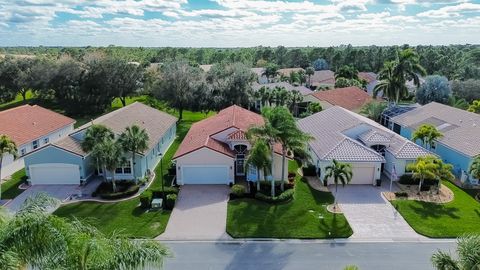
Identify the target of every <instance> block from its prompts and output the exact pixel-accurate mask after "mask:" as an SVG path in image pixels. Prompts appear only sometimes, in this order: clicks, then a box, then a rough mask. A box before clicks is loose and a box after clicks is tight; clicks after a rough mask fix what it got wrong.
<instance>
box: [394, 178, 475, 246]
mask: <svg viewBox="0 0 480 270" xmlns="http://www.w3.org/2000/svg"><path fill="white" fill-rule="evenodd" d="M443 184H444V185H445V186H446V187H447V188H448V189H450V190H451V191H452V192H453V197H454V198H453V200H452V201H451V202H448V203H444V204H438V203H432V202H422V201H415V200H393V201H392V202H391V203H392V204H393V205H394V206H395V208H396V209H397V210H398V211H399V212H400V214H401V215H402V216H403V218H405V220H406V221H407V222H408V223H409V224H410V226H412V228H413V229H414V230H415V231H416V232H418V233H419V234H422V235H425V236H428V237H441V238H444V237H459V236H462V235H464V234H469V233H470V234H478V233H480V226H479V224H480V203H479V202H478V201H476V200H475V199H474V198H473V197H472V196H470V195H469V194H467V193H466V192H464V191H463V190H462V189H460V188H458V187H457V186H455V185H454V184H452V183H450V182H448V181H443Z"/></svg>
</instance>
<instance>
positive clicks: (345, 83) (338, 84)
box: [335, 77, 363, 88]
mask: <svg viewBox="0 0 480 270" xmlns="http://www.w3.org/2000/svg"><path fill="white" fill-rule="evenodd" d="M350 86H356V87H358V88H363V85H362V83H361V82H360V81H359V80H355V79H347V78H343V77H340V78H338V79H336V80H335V88H343V87H350Z"/></svg>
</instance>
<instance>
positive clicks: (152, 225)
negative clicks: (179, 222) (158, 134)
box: [54, 111, 211, 238]
mask: <svg viewBox="0 0 480 270" xmlns="http://www.w3.org/2000/svg"><path fill="white" fill-rule="evenodd" d="M210 115H211V114H210ZM207 116H208V115H206V114H204V113H197V112H188V111H186V112H184V114H183V118H184V120H182V121H181V122H180V123H179V125H178V126H177V138H176V139H175V141H174V142H173V144H172V145H171V147H170V148H169V149H168V151H167V153H166V154H165V156H164V158H163V175H165V174H166V173H167V170H168V167H169V165H170V164H171V158H172V156H173V154H174V153H175V151H176V150H177V148H178V146H179V145H180V142H181V141H182V140H183V137H185V135H186V133H187V131H188V129H189V128H190V126H191V125H192V124H193V123H194V122H196V121H199V120H201V119H204V118H206V117H207ZM155 173H156V177H155V179H154V182H153V183H152V185H151V186H150V187H149V188H150V189H154V188H159V187H160V186H161V177H160V176H161V173H160V164H159V165H158V166H157V167H156V168H155ZM171 180H172V178H171V177H170V178H168V177H166V178H165V185H167V186H168V185H170V184H171ZM139 203H140V201H139V198H134V199H131V200H127V201H123V202H117V203H96V202H80V203H74V204H69V205H65V206H62V207H60V208H59V209H57V211H55V213H54V214H56V215H58V216H61V217H67V218H72V217H76V218H78V219H81V220H85V221H87V222H89V223H90V224H92V225H94V226H96V227H97V228H98V229H99V230H101V231H102V232H104V233H112V232H114V231H122V232H123V233H124V234H126V235H127V236H130V237H138V238H153V237H155V236H157V235H159V234H161V233H163V232H164V231H165V227H166V226H167V223H168V219H169V218H170V214H171V211H166V210H164V211H150V212H148V211H145V210H143V209H142V208H140V207H139Z"/></svg>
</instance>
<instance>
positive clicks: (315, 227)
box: [227, 166, 353, 239]
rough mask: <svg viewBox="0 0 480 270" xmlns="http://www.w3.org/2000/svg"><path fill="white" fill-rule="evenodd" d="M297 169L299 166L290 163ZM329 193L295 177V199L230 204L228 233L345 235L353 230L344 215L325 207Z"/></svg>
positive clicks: (239, 235) (238, 235)
mask: <svg viewBox="0 0 480 270" xmlns="http://www.w3.org/2000/svg"><path fill="white" fill-rule="evenodd" d="M289 167H290V171H296V166H289ZM333 200H334V198H333V196H332V194H331V193H330V192H320V191H317V190H314V189H313V188H311V187H310V186H309V185H308V183H306V182H304V181H302V180H301V178H300V177H297V178H296V185H295V196H294V200H292V201H290V202H288V203H284V204H276V205H275V204H269V203H265V202H262V201H258V200H255V199H236V200H232V201H230V202H229V203H228V213H227V232H228V233H229V234H230V235H231V236H232V237H235V238H304V239H308V238H346V237H349V236H350V235H351V234H352V233H353V232H352V229H351V228H350V225H349V224H348V222H347V220H346V219H345V217H344V216H343V215H342V214H336V215H334V214H332V213H330V212H328V211H327V210H326V206H327V205H328V204H331V203H333Z"/></svg>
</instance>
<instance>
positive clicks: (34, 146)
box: [32, 140, 38, 149]
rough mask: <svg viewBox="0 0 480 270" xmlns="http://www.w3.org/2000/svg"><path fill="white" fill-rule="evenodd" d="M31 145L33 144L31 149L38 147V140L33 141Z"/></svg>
mask: <svg viewBox="0 0 480 270" xmlns="http://www.w3.org/2000/svg"><path fill="white" fill-rule="evenodd" d="M32 146H33V149H37V148H38V140H35V141H33V142H32Z"/></svg>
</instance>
